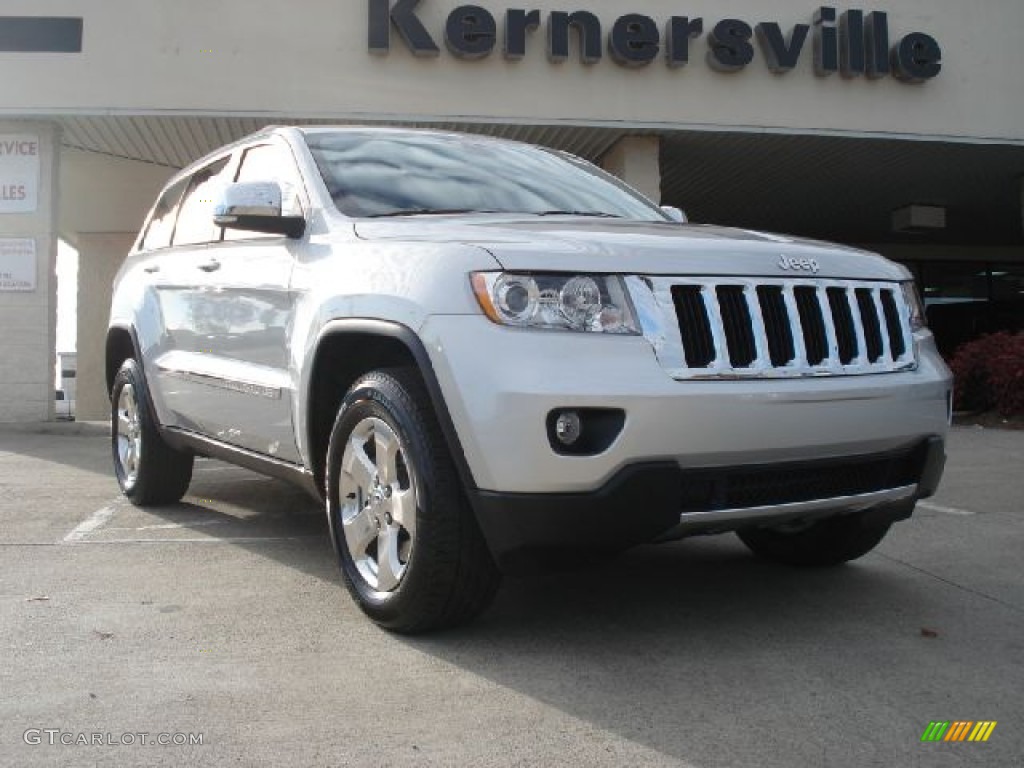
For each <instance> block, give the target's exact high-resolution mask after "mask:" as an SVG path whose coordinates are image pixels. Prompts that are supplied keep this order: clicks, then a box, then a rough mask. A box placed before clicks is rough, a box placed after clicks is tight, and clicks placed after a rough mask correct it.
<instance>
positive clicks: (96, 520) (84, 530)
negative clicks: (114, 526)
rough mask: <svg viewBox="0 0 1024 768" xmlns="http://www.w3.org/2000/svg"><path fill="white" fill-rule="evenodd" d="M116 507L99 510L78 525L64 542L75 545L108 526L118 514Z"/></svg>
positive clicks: (110, 506)
mask: <svg viewBox="0 0 1024 768" xmlns="http://www.w3.org/2000/svg"><path fill="white" fill-rule="evenodd" d="M116 511H117V509H116V505H115V504H110V505H108V506H106V507H103V508H102V509H97V510H96V511H95V512H93V513H92V514H91V515H89V517H87V518H86V519H85V520H83V521H82V522H80V523H79V524H78V525H76V526H75V527H74V528H73V529H72V530H71V532H70V533H68V535H67V536H65V537H64V542H65V543H67V544H74V543H75V542H80V541H82V540H83V539H84V538H85V537H86V536H88V535H89V534H90V533H95V532H96V531H98V530H99V529H100V528H102V527H103V526H104V525H106V524H107V523H108V522H109V521H110V518H112V517H113V516H114V512H116Z"/></svg>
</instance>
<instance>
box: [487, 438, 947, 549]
mask: <svg viewBox="0 0 1024 768" xmlns="http://www.w3.org/2000/svg"><path fill="white" fill-rule="evenodd" d="M886 456H892V457H898V456H907V457H910V458H911V459H912V460H914V461H919V463H917V464H916V472H915V474H917V475H918V477H919V478H920V480H919V481H918V484H919V487H918V491H917V493H916V496H915V499H919V498H925V497H926V496H929V495H931V494H932V493H933V492H934V490H935V487H936V486H937V484H938V481H939V478H940V477H941V476H942V469H943V465H944V463H945V454H944V442H943V439H942V438H941V437H929V438H926V439H923V440H921V441H920V442H918V443H915V444H912V445H910V446H907V447H905V448H904V449H902V450H900V451H892V452H885V453H882V454H878V458H880V459H882V458H885V457H886ZM870 457H871V455H870V454H868V455H867V456H863V455H861V456H849V457H839V458H835V459H825V460H817V461H815V460H811V461H804V462H786V463H783V464H779V465H778V467H779V468H780V469H782V468H785V469H788V470H791V469H794V468H796V467H799V466H804V467H808V468H814V467H816V466H831V465H836V464H842V463H843V462H847V461H857V460H862V459H865V458H870ZM918 457H920V458H918ZM771 466H772V465H770V464H769V465H747V466H741V467H721V468H718V469H716V470H687V469H684V468H682V467H680V466H679V465H678V464H676V463H675V462H665V461H661V462H642V463H637V464H632V465H629V466H626V467H624V468H623V469H622V470H620V471H619V472H618V473H616V474H615V475H614V476H613V477H612V478H611V479H609V480H608V481H607V482H606V483H605V484H604V485H602V486H601V487H600V488H598V489H597V490H595V491H592V492H587V493H570V494H565V493H552V494H531V493H526V494H523V493H497V492H492V491H479V492H478V493H477V499H476V509H477V517H478V519H479V521H480V527H481V528H482V529H483V532H484V535H485V536H486V538H487V541H488V544H489V545H490V546H491V550H492V552H494V553H495V556H496V557H499V558H502V557H504V556H505V555H508V554H510V553H513V552H516V551H519V550H526V549H546V548H562V547H570V548H596V549H600V548H609V549H611V548H618V549H621V548H625V547H629V546H633V545H636V544H642V543H646V542H650V541H654V540H656V539H658V538H659V537H660V536H662V535H663V534H666V533H668V532H670V531H671V530H672V529H674V528H677V527H678V526H679V523H680V520H681V517H682V516H683V514H684V511H683V506H684V505H683V500H684V493H683V490H684V488H683V486H684V483H685V482H686V479H687V477H688V475H693V474H694V473H698V474H699V473H702V472H706V471H713V472H715V473H719V474H722V475H728V474H729V473H731V472H737V473H742V472H744V471H749V470H752V469H753V470H757V471H760V470H762V469H768V468H770V467H771ZM826 498H827V497H826ZM913 501H914V500H913V499H909V500H908V501H907V502H906V503H900V504H886V505H882V506H880V507H878V508H877V509H875V510H870V511H869V514H871V515H873V518H872V519H874V520H876V521H885V522H893V521H896V520H901V519H905V518H907V517H910V515H911V513H912V511H913ZM779 503H783V502H779ZM710 508H713V505H712V507H710ZM710 508H709V509H710ZM693 511H698V510H693ZM739 527H742V522H736V523H735V524H731V525H729V526H728V528H730V529H731V528H739Z"/></svg>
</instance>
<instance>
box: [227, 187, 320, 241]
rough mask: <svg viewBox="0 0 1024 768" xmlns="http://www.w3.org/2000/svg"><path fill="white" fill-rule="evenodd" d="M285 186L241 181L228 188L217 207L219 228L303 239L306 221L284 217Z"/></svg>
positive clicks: (297, 217) (296, 217)
mask: <svg viewBox="0 0 1024 768" xmlns="http://www.w3.org/2000/svg"><path fill="white" fill-rule="evenodd" d="M282 197H283V195H282V193H281V185H280V184H278V183H277V182H276V181H239V182H236V183H234V184H228V185H226V186H224V187H223V188H222V189H221V191H220V195H219V196H218V198H217V200H216V201H215V203H214V206H213V223H214V224H216V225H217V226H218V227H227V228H229V229H245V230H248V231H250V232H269V233H270V234H274V235H287V236H288V237H291V238H299V237H302V233H303V232H305V231H306V220H305V219H304V218H303V217H302V216H284V215H282V213H281V198H282Z"/></svg>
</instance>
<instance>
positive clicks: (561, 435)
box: [555, 411, 583, 445]
mask: <svg viewBox="0 0 1024 768" xmlns="http://www.w3.org/2000/svg"><path fill="white" fill-rule="evenodd" d="M582 432H583V424H582V422H580V417H579V414H578V413H576V411H562V412H561V413H560V414H558V418H557V419H556V420H555V437H557V438H558V441H559V442H560V443H561V444H562V445H572V444H573V443H575V442H576V441H577V440H579V439H580V435H581V434H582Z"/></svg>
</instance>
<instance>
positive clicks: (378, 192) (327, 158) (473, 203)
mask: <svg viewBox="0 0 1024 768" xmlns="http://www.w3.org/2000/svg"><path fill="white" fill-rule="evenodd" d="M306 141H307V143H308V145H309V148H310V150H311V151H312V153H313V157H314V159H315V160H316V163H317V167H318V168H319V169H320V173H321V175H322V176H323V178H324V182H325V184H326V185H327V189H328V190H329V191H330V193H331V197H332V198H333V199H334V204H335V205H336V206H337V207H338V209H339V210H340V211H341V212H342V213H345V214H347V215H349V216H360V217H362V216H401V215H411V214H429V213H462V212H470V213H472V212H481V213H525V214H536V215H548V214H550V215H554V214H558V213H572V214H577V215H585V216H607V217H614V218H625V219H635V220H640V221H659V222H664V221H667V218H666V216H665V215H664V214H663V213H662V212H661V211H660V210H659V209H658V208H657V207H656V206H654V205H651V203H650V202H648V201H647V200H645V199H644V198H642V197H640V196H639V195H638V194H636V193H635V192H633V191H632V190H631V189H630V188H629V187H627V186H626V185H624V184H623V183H622V182H620V181H619V180H618V179H615V178H614V177H613V176H611V175H609V174H607V173H605V172H604V171H601V170H600V169H598V168H596V167H595V166H593V165H591V164H590V163H587V162H585V161H583V160H580V159H579V158H575V157H572V156H571V155H568V154H565V153H563V152H555V151H552V150H547V149H541V148H539V147H534V146H531V145H529V144H517V143H512V142H508V143H506V142H499V141H493V140H488V139H483V138H480V139H476V138H467V137H463V136H459V137H454V136H443V135H436V134H427V133H424V134H415V133H408V134H403V133H394V134H388V133H369V132H366V133H364V132H360V131H343V132H342V131H339V132H337V133H331V132H326V131H324V132H310V133H308V134H307V135H306Z"/></svg>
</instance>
